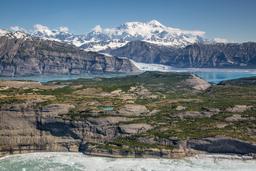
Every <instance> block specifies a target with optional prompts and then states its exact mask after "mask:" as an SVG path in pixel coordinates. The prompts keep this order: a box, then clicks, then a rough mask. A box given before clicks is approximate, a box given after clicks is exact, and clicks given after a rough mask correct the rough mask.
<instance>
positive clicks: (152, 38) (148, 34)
mask: <svg viewBox="0 0 256 171" xmlns="http://www.w3.org/2000/svg"><path fill="white" fill-rule="evenodd" d="M204 34H205V33H204V32H202V31H188V30H181V29H177V28H172V27H167V26H164V25H162V24H161V23H159V22H158V21H156V20H152V21H150V22H147V23H143V22H127V23H125V24H122V25H121V26H119V27H116V28H105V29H104V28H101V27H100V26H96V27H95V28H94V29H93V31H92V32H90V33H88V34H87V40H88V41H89V42H94V43H95V42H107V43H108V44H107V46H109V47H110V48H114V47H120V46H123V45H124V44H126V43H127V42H130V41H136V40H141V41H146V42H150V43H154V44H158V45H165V46H175V47H182V46H186V45H188V44H192V43H196V42H202V41H203V40H204V39H203V36H204ZM94 46H95V45H94ZM104 49H106V45H105V47H104ZM98 50H102V49H98Z"/></svg>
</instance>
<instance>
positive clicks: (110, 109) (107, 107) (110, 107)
mask: <svg viewBox="0 0 256 171" xmlns="http://www.w3.org/2000/svg"><path fill="white" fill-rule="evenodd" d="M98 108H99V109H101V110H104V111H113V110H114V108H113V107H112V106H99V107H98Z"/></svg>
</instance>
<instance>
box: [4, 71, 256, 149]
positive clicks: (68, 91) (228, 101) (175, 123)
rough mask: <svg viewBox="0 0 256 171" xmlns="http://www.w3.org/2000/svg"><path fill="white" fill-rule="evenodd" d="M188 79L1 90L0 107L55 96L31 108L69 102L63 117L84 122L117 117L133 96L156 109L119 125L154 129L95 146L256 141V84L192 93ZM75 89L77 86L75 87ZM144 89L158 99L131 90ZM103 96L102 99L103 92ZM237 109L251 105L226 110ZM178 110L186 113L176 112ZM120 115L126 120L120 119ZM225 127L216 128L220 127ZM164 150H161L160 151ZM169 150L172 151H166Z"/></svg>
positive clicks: (167, 76) (145, 77)
mask: <svg viewBox="0 0 256 171" xmlns="http://www.w3.org/2000/svg"><path fill="white" fill-rule="evenodd" d="M188 78H191V75H189V74H176V73H158V72H153V73H150V72H146V73H143V74H141V75H135V76H127V77H120V78H97V79H77V80H72V81H60V82H50V83H47V85H48V86H50V85H52V84H54V85H55V86H56V85H57V86H62V87H59V88H55V89H43V88H42V89H39V90H34V89H15V88H9V89H6V90H1V91H0V95H6V96H8V97H3V98H0V105H2V104H14V103H19V102H24V100H23V101H21V100H19V99H18V98H17V96H18V95H24V94H25V95H26V94H27V95H28V94H31V93H32V94H34V95H43V96H49V95H50V96H54V97H55V98H54V99H53V100H47V101H44V102H41V103H37V104H35V108H39V107H42V106H46V105H48V104H52V103H64V104H72V105H74V106H75V108H74V109H72V110H70V111H69V113H68V114H66V115H65V116H64V117H66V118H69V119H71V120H82V121H83V120H86V119H87V118H88V117H95V118H96V117H98V118H100V117H107V116H120V113H118V112H119V110H120V109H122V107H124V105H126V104H127V103H128V102H127V101H128V100H124V98H123V97H124V96H126V95H133V97H134V98H135V99H132V100H130V101H132V103H134V104H137V105H143V106H146V107H147V109H148V110H150V111H151V112H152V111H156V112H155V113H153V114H147V115H141V116H125V117H127V118H132V120H128V121H122V122H120V123H122V124H131V123H146V124H150V125H152V126H153V127H154V128H153V129H151V130H148V131H146V132H144V133H140V134H139V133H138V134H137V135H131V136H129V135H128V136H127V137H116V138H115V139H113V140H112V141H109V142H107V143H104V144H97V146H98V148H105V149H109V150H111V149H115V148H118V149H123V150H127V151H129V149H134V148H160V147H161V146H160V145H157V144H149V143H142V142H140V141H138V139H137V138H138V137H140V136H149V137H157V138H170V137H175V138H177V139H180V140H187V139H190V138H203V137H211V136H229V137H234V138H238V139H242V140H247V141H252V142H256V135H255V134H253V133H251V132H252V131H251V130H256V122H255V121H256V120H253V119H250V118H253V117H254V118H256V85H248V84H246V85H243V84H241V85H239V86H237V85H233V84H228V85H214V86H212V87H211V88H209V89H208V90H206V91H201V92H198V91H194V90H193V89H192V88H191V87H189V86H188V85H186V84H185V83H184V81H185V80H186V79H188ZM76 86H77V87H76ZM135 86H143V88H145V89H147V90H148V91H150V93H152V94H153V95H157V98H150V97H148V96H143V95H139V93H141V92H135V93H131V92H130V91H129V90H130V88H131V87H135ZM87 88H97V93H94V94H93V93H91V94H90V93H88V94H82V93H79V91H78V90H85V89H87ZM114 90H122V93H121V95H118V96H113V95H111V92H112V91H114ZM101 93H102V94H104V93H105V94H106V95H102V94H101ZM235 105H248V106H252V108H251V109H250V110H246V111H244V112H241V113H231V112H228V111H227V110H226V109H227V108H232V107H234V106H235ZM102 106H103V107H104V106H111V107H113V111H109V112H105V111H104V110H103V109H102ZM178 106H182V107H183V108H184V109H182V110H177V107H178ZM209 109H216V110H218V111H219V112H217V113H215V114H213V115H211V116H210V117H208V116H206V117H197V116H195V117H189V116H186V117H180V116H182V115H183V114H184V113H185V112H199V113H200V112H201V113H202V112H209V111H208V110H209ZM234 114H239V115H241V116H242V117H243V118H245V119H244V120H238V121H234V122H231V123H230V122H228V121H226V118H227V117H230V116H233V115H234ZM123 117H124V116H123ZM221 124H222V125H224V126H222V127H221V126H218V125H221ZM161 148H162V147H161ZM165 148H172V147H165Z"/></svg>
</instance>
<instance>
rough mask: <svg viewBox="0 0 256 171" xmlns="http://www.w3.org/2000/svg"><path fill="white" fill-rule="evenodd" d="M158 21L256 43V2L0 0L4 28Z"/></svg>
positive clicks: (85, 27) (83, 28)
mask: <svg viewBox="0 0 256 171" xmlns="http://www.w3.org/2000/svg"><path fill="white" fill-rule="evenodd" d="M152 19H156V20H158V21H160V22H161V23H162V24H164V25H167V26H171V27H177V28H181V29H192V30H193V29H195V30H202V31H205V32H206V37H207V38H214V37H222V38H227V39H228V40H231V41H239V42H242V41H256V0H1V3H0V28H9V27H10V26H15V25H18V26H21V27H24V28H26V29H30V28H32V27H33V25H34V24H42V25H47V26H49V27H50V28H57V27H59V26H67V27H68V28H69V29H70V31H71V32H73V33H77V34H80V33H87V32H89V31H90V30H91V29H92V28H93V27H94V26H95V25H98V24H100V25H101V26H102V27H114V26H118V25H120V24H122V23H124V22H127V21H149V20H152Z"/></svg>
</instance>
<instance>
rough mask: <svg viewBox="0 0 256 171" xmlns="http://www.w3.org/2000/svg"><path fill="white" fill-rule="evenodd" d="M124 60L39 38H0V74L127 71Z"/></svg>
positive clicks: (132, 69)
mask: <svg viewBox="0 0 256 171" xmlns="http://www.w3.org/2000/svg"><path fill="white" fill-rule="evenodd" d="M134 70H136V67H135V66H134V65H133V64H132V63H131V62H130V61H129V60H127V59H121V58H113V57H107V56H104V55H101V54H98V53H94V52H85V51H83V50H80V49H79V48H77V47H75V46H72V45H69V44H65V43H60V42H55V41H49V40H42V39H39V38H32V37H28V38H27V37H26V38H21V39H17V38H12V37H10V36H2V37H0V75H2V76H16V75H37V74H81V73H85V72H131V71H134Z"/></svg>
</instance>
